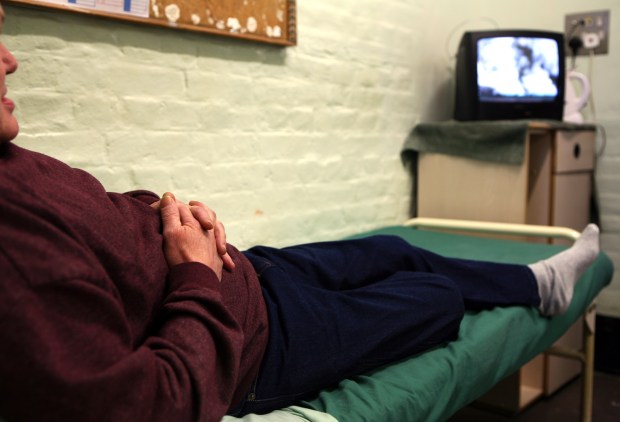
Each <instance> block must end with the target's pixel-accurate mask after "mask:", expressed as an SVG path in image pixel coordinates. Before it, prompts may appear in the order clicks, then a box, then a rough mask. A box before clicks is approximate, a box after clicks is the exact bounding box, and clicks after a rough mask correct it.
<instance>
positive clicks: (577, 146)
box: [573, 144, 581, 158]
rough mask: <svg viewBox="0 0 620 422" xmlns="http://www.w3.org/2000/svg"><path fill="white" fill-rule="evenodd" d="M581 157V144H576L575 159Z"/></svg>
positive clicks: (574, 148) (574, 149)
mask: <svg viewBox="0 0 620 422" xmlns="http://www.w3.org/2000/svg"><path fill="white" fill-rule="evenodd" d="M580 155H581V146H580V145H579V144H575V146H574V147H573V157H575V158H579V156H580Z"/></svg>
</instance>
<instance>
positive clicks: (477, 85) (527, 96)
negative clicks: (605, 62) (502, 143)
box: [454, 29, 566, 121]
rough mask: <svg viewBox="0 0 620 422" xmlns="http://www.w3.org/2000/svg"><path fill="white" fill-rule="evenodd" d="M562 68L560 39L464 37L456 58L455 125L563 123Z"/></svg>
mask: <svg viewBox="0 0 620 422" xmlns="http://www.w3.org/2000/svg"><path fill="white" fill-rule="evenodd" d="M565 68H566V62H565V54H564V35H563V34H562V33H559V32H548V31H532V30H514V29H513V30H507V29H497V30H488V31H468V32H465V33H464V34H463V36H462V38H461V41H460V44H459V48H458V52H457V56H456V72H455V79H456V80H455V84H456V86H455V91H456V96H455V106H454V119H455V120H461V121H469V120H501V119H510V120H512V119H551V120H562V112H563V108H564V80H565V76H564V75H565V71H566V69H565Z"/></svg>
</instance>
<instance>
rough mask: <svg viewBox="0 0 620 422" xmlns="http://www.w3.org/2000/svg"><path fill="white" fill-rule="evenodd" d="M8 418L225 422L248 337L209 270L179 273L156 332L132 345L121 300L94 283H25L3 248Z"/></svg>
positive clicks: (1, 373) (1, 374)
mask: <svg viewBox="0 0 620 422" xmlns="http://www.w3.org/2000/svg"><path fill="white" fill-rule="evenodd" d="M0 268H2V269H3V272H4V274H3V275H2V277H0V290H1V291H2V294H1V295H0V345H1V350H2V358H1V359H0V380H1V381H0V417H4V418H7V420H40V419H41V418H43V419H46V420H64V421H66V420H80V421H88V420H113V421H138V420H149V421H156V420H162V421H185V420H205V421H218V420H220V418H221V417H222V416H223V415H224V414H225V412H226V410H227V408H228V406H229V404H230V400H231V396H232V394H233V391H234V385H233V384H234V380H236V379H237V374H236V372H237V371H238V366H239V360H240V353H241V348H242V343H243V335H242V333H241V330H240V328H239V327H238V326H237V324H236V322H235V320H234V318H232V316H231V315H230V314H229V312H228V311H227V309H226V307H225V306H224V305H223V302H222V296H221V292H220V286H219V282H218V280H217V278H216V276H215V274H214V273H213V272H212V271H211V270H210V269H209V268H208V267H206V266H204V265H202V264H198V263H188V264H182V265H179V266H176V267H174V268H172V269H171V271H170V273H169V277H168V291H167V294H166V295H165V299H164V302H163V304H162V307H161V308H160V310H159V311H158V314H157V315H155V316H154V317H153V326H152V328H151V329H150V330H149V333H148V335H147V337H146V338H144V339H139V340H138V342H139V344H135V345H134V344H131V342H132V340H131V336H130V334H129V330H128V326H127V321H126V316H125V315H124V312H123V309H122V305H121V304H120V303H119V301H118V300H117V297H116V295H117V292H115V291H113V290H107V289H105V288H103V287H102V286H101V285H100V284H98V283H93V282H86V281H87V280H59V281H55V282H46V283H40V284H35V283H33V282H30V283H26V282H25V280H23V279H20V274H19V271H18V269H17V268H16V267H15V266H12V265H11V262H10V261H9V260H8V258H7V256H6V255H3V253H2V248H0Z"/></svg>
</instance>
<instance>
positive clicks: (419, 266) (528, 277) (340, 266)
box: [246, 236, 540, 310]
mask: <svg viewBox="0 0 620 422" xmlns="http://www.w3.org/2000/svg"><path fill="white" fill-rule="evenodd" d="M248 253H249V255H250V256H256V257H263V258H265V259H266V260H268V261H269V262H272V263H273V265H277V266H280V267H282V268H284V269H286V271H287V273H288V274H289V275H290V276H291V277H292V279H294V280H295V282H296V283H304V284H308V285H314V286H317V287H320V288H325V289H328V290H346V289H352V288H358V287H360V286H365V285H367V284H370V283H374V282H376V281H378V280H383V279H385V278H387V277H389V276H390V275H392V274H394V273H396V272H399V271H408V272H424V273H432V274H437V275H441V276H445V277H446V278H448V279H450V280H452V281H453V282H454V284H455V285H456V286H457V288H458V290H459V292H460V293H461V295H462V296H463V300H464V303H465V307H466V309H469V310H480V309H488V308H491V307H494V306H511V305H523V306H538V305H539V303H540V298H539V296H538V287H537V284H536V280H535V279H534V276H533V274H532V272H531V270H530V269H529V268H528V267H527V266H525V265H513V264H503V263H494V262H483V261H472V260H463V259H454V258H446V257H443V256H440V255H437V254H435V253H432V252H430V251H427V250H424V249H421V248H417V247H415V246H412V245H410V244H409V243H407V242H406V241H404V240H403V239H401V238H399V237H396V236H373V237H368V238H363V239H355V240H346V241H336V242H322V243H311V244H307V245H299V246H293V247H290V248H283V249H273V248H266V247H257V248H252V249H250V251H248V252H247V253H246V254H248Z"/></svg>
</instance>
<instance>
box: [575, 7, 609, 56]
mask: <svg viewBox="0 0 620 422" xmlns="http://www.w3.org/2000/svg"><path fill="white" fill-rule="evenodd" d="M574 36H577V37H579V38H581V41H583V47H582V48H580V49H579V51H578V53H577V55H578V56H588V55H590V51H592V52H594V54H607V53H608V49H609V10H601V11H597V12H583V13H572V14H570V15H566V16H565V17H564V37H565V40H564V41H565V42H566V56H567V57H570V56H571V55H572V51H571V49H570V48H569V47H568V41H569V40H570V38H571V37H574Z"/></svg>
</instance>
